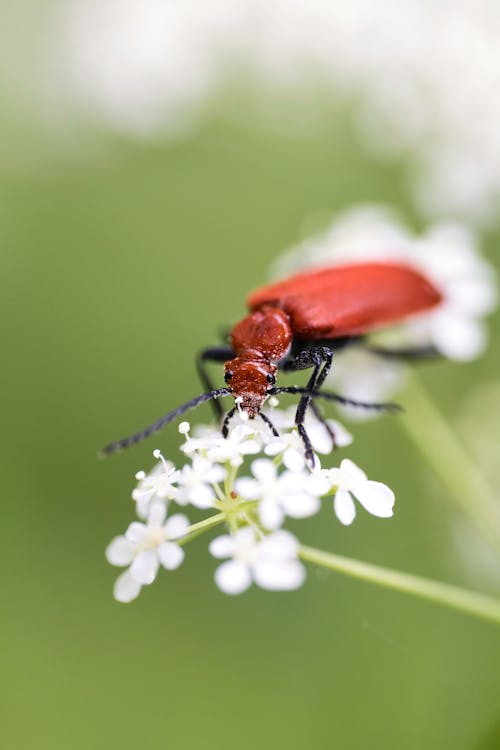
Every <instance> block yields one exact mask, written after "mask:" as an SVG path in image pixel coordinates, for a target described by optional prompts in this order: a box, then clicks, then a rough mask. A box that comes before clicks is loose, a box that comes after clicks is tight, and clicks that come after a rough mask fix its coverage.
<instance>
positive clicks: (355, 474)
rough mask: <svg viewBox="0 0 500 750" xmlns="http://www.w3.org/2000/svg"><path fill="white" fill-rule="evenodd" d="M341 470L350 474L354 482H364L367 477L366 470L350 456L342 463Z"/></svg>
mask: <svg viewBox="0 0 500 750" xmlns="http://www.w3.org/2000/svg"><path fill="white" fill-rule="evenodd" d="M340 471H342V472H344V473H347V474H349V479H352V480H353V481H354V482H364V481H366V478H367V477H366V474H365V472H364V471H363V470H362V469H360V468H359V466H357V465H356V464H355V463H354V461H351V459H350V458H344V460H343V461H342V462H341V464H340Z"/></svg>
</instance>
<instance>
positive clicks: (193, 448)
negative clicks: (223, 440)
mask: <svg viewBox="0 0 500 750" xmlns="http://www.w3.org/2000/svg"><path fill="white" fill-rule="evenodd" d="M181 425H182V426H183V429H182V431H180V430H179V431H180V433H181V435H185V436H186V442H185V443H183V444H182V445H181V446H180V449H181V451H182V452H183V453H185V454H186V456H193V455H194V454H195V453H199V454H201V455H205V454H206V452H207V450H208V449H209V448H210V447H211V446H212V445H213V441H214V440H218V439H219V438H220V437H221V433H220V429H219V428H218V427H215V426H214V425H198V426H196V427H195V430H194V436H191V435H190V434H189V431H190V427H189V422H181ZM181 425H179V427H180V426H181ZM186 426H187V429H186Z"/></svg>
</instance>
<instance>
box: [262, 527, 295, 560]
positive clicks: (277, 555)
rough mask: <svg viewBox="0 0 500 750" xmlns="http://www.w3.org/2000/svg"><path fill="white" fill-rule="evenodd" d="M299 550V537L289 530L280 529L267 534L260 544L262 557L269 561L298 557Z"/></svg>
mask: <svg viewBox="0 0 500 750" xmlns="http://www.w3.org/2000/svg"><path fill="white" fill-rule="evenodd" d="M298 550H299V542H298V540H297V537H295V536H294V535H293V534H291V533H290V532H289V531H285V530H280V531H276V532H275V533H274V534H269V535H268V536H265V537H264V539H263V540H262V541H261V542H260V544H259V556H260V559H265V560H267V561H271V560H273V561H274V562H276V561H278V560H284V559H286V558H293V557H296V555H297V552H298Z"/></svg>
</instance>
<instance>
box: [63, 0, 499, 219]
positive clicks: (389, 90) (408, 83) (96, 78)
mask: <svg viewBox="0 0 500 750" xmlns="http://www.w3.org/2000/svg"><path fill="white" fill-rule="evenodd" d="M64 7H65V13H64V18H63V22H62V24H61V25H60V27H59V28H58V29H57V32H58V33H59V34H62V41H61V39H60V38H59V39H56V40H55V41H53V42H52V46H53V47H55V48H56V49H57V48H58V49H59V50H60V52H59V55H60V59H59V60H58V63H59V64H58V66H57V69H58V70H60V71H64V75H65V76H66V81H65V82H66V86H67V89H68V91H69V92H70V95H71V96H72V97H73V99H74V101H75V103H76V105H77V106H79V107H80V108H81V109H82V110H83V111H85V112H86V113H87V114H92V113H94V116H95V115H97V117H100V118H101V119H103V120H105V121H107V122H108V123H109V124H110V125H111V126H112V127H115V128H118V129H119V130H125V131H129V132H135V133H138V134H140V135H144V134H148V133H151V132H154V131H156V130H167V131H168V130H170V131H172V130H173V131H174V132H175V131H178V130H179V129H182V130H185V129H189V127H191V126H192V123H193V122H194V121H196V119H197V118H198V117H199V116H200V110H201V108H202V107H203V105H204V104H205V102H206V101H207V100H208V99H209V98H210V97H211V96H213V95H216V94H217V92H218V91H220V89H221V87H223V86H224V85H225V84H226V83H227V82H228V81H230V80H231V78H232V77H233V76H234V70H240V71H241V72H242V73H243V74H246V76H245V80H246V81H247V82H250V81H251V79H252V75H253V79H254V82H255V83H256V84H257V86H258V87H259V90H260V92H261V95H262V97H263V99H264V101H266V102H268V104H269V106H270V107H271V108H273V111H274V112H275V113H276V115H277V116H278V117H279V109H278V108H277V107H276V105H275V102H276V99H277V98H278V97H276V90H277V89H278V90H279V91H280V93H281V98H283V94H287V95H288V96H289V97H291V98H292V99H294V100H295V101H297V104H298V106H297V110H296V119H297V121H302V120H303V118H304V107H303V106H302V105H303V101H304V94H305V95H307V94H308V92H309V91H310V90H311V88H315V89H316V90H317V89H318V82H321V84H322V86H323V89H322V91H323V96H325V97H326V98H327V99H332V98H333V99H335V100H336V101H339V100H340V101H343V100H346V101H348V102H349V104H350V110H351V111H352V112H353V113H354V117H355V120H356V123H357V126H358V127H357V129H356V132H357V134H358V136H360V137H361V138H362V139H363V140H364V141H365V143H366V144H367V145H368V147H369V148H371V149H372V151H373V152H375V153H376V154H378V155H379V156H382V157H384V156H385V157H386V156H390V157H393V156H394V154H398V155H405V156H409V157H410V160H409V161H410V170H409V174H410V180H411V185H412V187H413V192H414V195H415V196H416V198H417V200H418V201H419V203H420V206H421V207H422V209H424V210H425V211H426V212H428V213H429V214H430V215H437V214H441V215H443V214H446V215H449V214H450V212H453V211H454V212H456V213H458V214H460V215H466V216H472V217H474V218H476V219H479V220H484V221H487V220H491V219H494V218H495V214H496V211H495V208H496V206H497V205H498V200H499V196H500V137H499V134H498V127H497V123H498V121H499V119H500V102H499V97H498V96H497V91H498V89H499V83H500V49H499V45H498V38H499V36H500V7H499V6H498V4H497V3H495V2H491V0H458V2H457V0H441V2H435V0H407V1H406V2H397V0H379V2H377V3H372V2H370V1H369V0H351V1H350V2H349V3H341V2H340V0H328V1H325V0H309V2H308V3H304V4H300V3H296V2H294V0H203V2H200V1H199V0H182V2H181V0H67V2H66V4H65V6H64ZM443 30H445V32H444V31H443ZM61 47H62V49H61ZM430 50H432V54H431V53H430ZM54 67H55V66H54ZM52 72H53V71H52ZM60 100H61V97H59V98H58V103H60ZM353 102H354V104H355V106H354V107H353V106H352V103H353ZM307 109H308V110H309V109H311V107H308V108H307ZM290 117H291V115H290V108H287V123H288V122H289V120H290ZM276 119H277V117H275V120H276ZM278 122H279V120H278ZM287 123H285V124H287Z"/></svg>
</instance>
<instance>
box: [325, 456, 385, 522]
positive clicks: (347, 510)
mask: <svg viewBox="0 0 500 750" xmlns="http://www.w3.org/2000/svg"><path fill="white" fill-rule="evenodd" d="M324 476H325V478H326V479H327V481H328V482H329V483H330V485H331V487H332V488H333V489H334V490H335V496H334V499H333V509H334V511H335V515H336V516H337V518H338V519H339V521H340V522H341V523H342V524H344V526H349V525H350V524H351V523H352V522H353V521H354V518H355V517H356V506H355V503H354V500H353V497H354V498H356V500H358V501H359V502H360V503H361V505H362V506H363V508H364V509H365V510H367V511H368V513H371V514H372V515H373V516H378V517H379V518H390V517H391V516H392V514H393V511H392V509H393V507H394V501H395V498H394V493H393V491H392V490H391V489H389V487H387V485H385V484H382V482H373V481H371V480H369V479H368V477H367V476H366V474H365V472H364V471H362V470H361V469H360V468H359V467H358V466H356V464H355V463H354V462H353V461H350V460H349V459H348V458H344V460H343V461H342V463H341V464H340V468H339V469H328V470H327V471H325V472H324Z"/></svg>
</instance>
